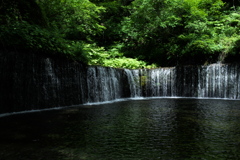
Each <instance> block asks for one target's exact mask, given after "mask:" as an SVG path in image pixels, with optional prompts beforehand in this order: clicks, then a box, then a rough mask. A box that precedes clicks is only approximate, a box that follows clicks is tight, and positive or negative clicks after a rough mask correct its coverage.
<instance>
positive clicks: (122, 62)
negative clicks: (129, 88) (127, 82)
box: [83, 44, 156, 69]
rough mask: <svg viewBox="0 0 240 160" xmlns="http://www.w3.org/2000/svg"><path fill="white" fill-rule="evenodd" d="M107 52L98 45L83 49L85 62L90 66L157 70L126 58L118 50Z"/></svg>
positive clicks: (144, 63) (153, 66)
mask: <svg viewBox="0 0 240 160" xmlns="http://www.w3.org/2000/svg"><path fill="white" fill-rule="evenodd" d="M119 47H120V46H117V47H115V48H112V49H109V50H108V51H107V50H105V48H103V47H98V46H96V44H85V45H84V48H83V52H84V54H83V56H84V59H85V62H86V63H87V64H89V65H101V66H106V67H114V68H128V69H137V68H156V65H154V64H152V65H147V63H146V62H144V61H140V60H137V59H133V58H127V57H124V56H123V54H122V53H121V52H119V50H118V49H117V48H119Z"/></svg>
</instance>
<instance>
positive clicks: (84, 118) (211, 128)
mask: <svg viewBox="0 0 240 160" xmlns="http://www.w3.org/2000/svg"><path fill="white" fill-rule="evenodd" d="M0 126H1V132H0V141H1V143H0V159H7V160H10V159H14V160H15V159H19V160H20V159H24V160H26V159H29V160H30V159H35V160H37V159H44V160H48V159H49V160H52V159H64V160H65V159H67V160H70V159H71V160H72V159H77V160H155V159H164V160H165V159H166V160H171V159H173V160H174V159H184V160H190V159H192V160H195V159H206V160H209V159H216V160H225V159H227V160H228V159H234V160H235V159H240V101H228V100H200V99H151V100H149V99H145V100H138V101H123V102H117V103H112V104H103V105H91V106H80V107H76V108H69V109H65V110H57V111H56V110H55V111H45V112H38V113H29V114H19V115H13V116H9V117H2V118H0Z"/></svg>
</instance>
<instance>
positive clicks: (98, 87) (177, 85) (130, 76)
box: [0, 52, 240, 113]
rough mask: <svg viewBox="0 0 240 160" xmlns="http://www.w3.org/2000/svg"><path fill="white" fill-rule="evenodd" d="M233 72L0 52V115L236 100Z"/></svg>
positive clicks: (239, 81) (235, 68) (239, 79)
mask: <svg viewBox="0 0 240 160" xmlns="http://www.w3.org/2000/svg"><path fill="white" fill-rule="evenodd" d="M239 73H240V67H239V65H222V64H213V65H209V66H181V67H173V68H159V69H152V70H147V69H140V70H128V69H114V68H108V67H87V66H85V65H83V64H81V63H78V62H73V61H69V60H66V59H64V58H59V57H51V58H50V57H47V56H43V55H38V54H31V53H28V54H22V53H13V52H11V53H9V52H0V113H5V112H16V111H23V110H32V109H43V108H51V107H58V106H69V105H78V104H83V103H92V102H103V101H110V100H114V99H119V98H128V97H141V96H142V97H154V96H160V97H166V96H167V97H173V96H179V97H203V98H205V97H212V98H230V99H240V95H239V93H240V76H239Z"/></svg>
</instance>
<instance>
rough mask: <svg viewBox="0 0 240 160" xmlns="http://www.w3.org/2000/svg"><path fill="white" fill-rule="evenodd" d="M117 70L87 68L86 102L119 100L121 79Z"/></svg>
mask: <svg viewBox="0 0 240 160" xmlns="http://www.w3.org/2000/svg"><path fill="white" fill-rule="evenodd" d="M120 74H121V73H120V72H119V71H118V70H117V69H113V68H105V67H89V68H88V69H87V91H88V96H87V102H88V103H91V102H103V101H110V100H114V99H119V98H121V85H120V84H121V82H120V80H121V77H120Z"/></svg>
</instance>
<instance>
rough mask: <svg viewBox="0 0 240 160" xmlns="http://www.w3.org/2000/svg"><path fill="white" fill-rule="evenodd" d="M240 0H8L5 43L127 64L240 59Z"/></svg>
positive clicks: (1, 18)
mask: <svg viewBox="0 0 240 160" xmlns="http://www.w3.org/2000/svg"><path fill="white" fill-rule="evenodd" d="M239 6H240V0H235V1H222V0H21V1H19V0H2V1H0V24H1V25H0V47H1V48H2V49H4V50H17V51H21V52H23V51H24V52H36V53H38V54H49V55H50V54H51V55H57V56H58V55H59V56H63V55H64V56H65V57H68V58H71V59H74V60H78V61H82V62H85V63H87V64H90V65H102V66H111V67H124V68H144V67H156V66H173V65H180V64H207V63H215V62H217V61H221V62H224V61H231V62H232V61H236V60H238V59H239V57H240V56H239V55H240V53H239V51H240V50H239V49H240V35H239V34H240V7H239ZM149 64H151V65H149ZM153 64H154V65H153Z"/></svg>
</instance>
